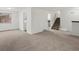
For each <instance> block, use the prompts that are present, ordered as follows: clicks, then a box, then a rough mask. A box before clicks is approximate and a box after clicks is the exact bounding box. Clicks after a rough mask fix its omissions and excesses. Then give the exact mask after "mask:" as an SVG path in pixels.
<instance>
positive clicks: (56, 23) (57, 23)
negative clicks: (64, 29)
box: [51, 18, 60, 30]
mask: <svg viewBox="0 0 79 59" xmlns="http://www.w3.org/2000/svg"><path fill="white" fill-rule="evenodd" d="M59 28H60V18H56V20H55V22H54V24H53V26H52V27H51V29H54V30H59Z"/></svg>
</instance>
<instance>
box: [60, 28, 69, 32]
mask: <svg viewBox="0 0 79 59" xmlns="http://www.w3.org/2000/svg"><path fill="white" fill-rule="evenodd" d="M59 30H62V31H68V30H67V29H65V28H60V29H59Z"/></svg>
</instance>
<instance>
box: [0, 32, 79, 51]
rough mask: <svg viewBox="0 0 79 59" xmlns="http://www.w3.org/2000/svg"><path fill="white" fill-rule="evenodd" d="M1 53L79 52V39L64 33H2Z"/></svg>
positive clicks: (0, 35)
mask: <svg viewBox="0 0 79 59" xmlns="http://www.w3.org/2000/svg"><path fill="white" fill-rule="evenodd" d="M0 51H79V37H78V36H73V35H70V34H69V33H66V32H62V31H44V32H40V33H37V34H34V35H29V34H27V33H26V32H21V31H6V32H0Z"/></svg>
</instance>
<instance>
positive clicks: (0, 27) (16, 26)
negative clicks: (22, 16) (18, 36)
mask: <svg viewBox="0 0 79 59" xmlns="http://www.w3.org/2000/svg"><path fill="white" fill-rule="evenodd" d="M1 13H2V11H1ZM5 13H10V16H11V19H12V20H11V23H9V24H8V23H0V31H3V30H11V29H19V20H18V13H16V12H12V13H11V12H9V11H8V12H7V11H5Z"/></svg>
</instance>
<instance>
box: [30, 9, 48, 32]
mask: <svg viewBox="0 0 79 59" xmlns="http://www.w3.org/2000/svg"><path fill="white" fill-rule="evenodd" d="M31 27H32V33H38V32H41V31H43V30H45V29H48V12H47V11H45V10H42V9H39V8H32V26H31Z"/></svg>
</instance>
